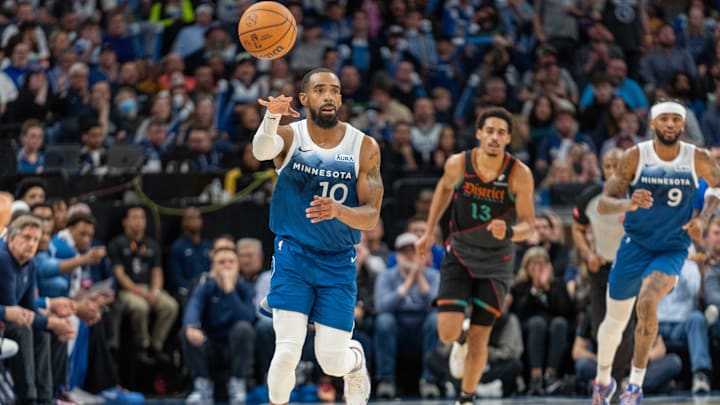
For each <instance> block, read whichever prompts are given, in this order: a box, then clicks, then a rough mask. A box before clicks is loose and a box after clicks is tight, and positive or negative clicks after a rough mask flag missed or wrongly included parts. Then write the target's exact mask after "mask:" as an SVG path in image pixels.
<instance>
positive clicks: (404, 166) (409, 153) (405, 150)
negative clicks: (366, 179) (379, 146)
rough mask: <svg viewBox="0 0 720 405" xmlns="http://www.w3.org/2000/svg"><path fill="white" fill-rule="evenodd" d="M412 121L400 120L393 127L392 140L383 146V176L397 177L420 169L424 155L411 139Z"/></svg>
mask: <svg viewBox="0 0 720 405" xmlns="http://www.w3.org/2000/svg"><path fill="white" fill-rule="evenodd" d="M410 128H411V127H410V123H409V122H407V121H398V122H396V123H395V126H394V127H393V130H392V134H391V135H390V142H389V144H388V145H386V146H385V148H383V157H382V159H383V162H385V164H384V166H383V176H384V177H388V178H390V179H395V178H398V177H401V176H403V175H404V174H406V173H412V172H415V171H417V170H418V167H419V164H420V163H422V156H421V155H420V153H419V152H418V151H417V150H415V148H414V147H413V144H412V140H411V134H410Z"/></svg>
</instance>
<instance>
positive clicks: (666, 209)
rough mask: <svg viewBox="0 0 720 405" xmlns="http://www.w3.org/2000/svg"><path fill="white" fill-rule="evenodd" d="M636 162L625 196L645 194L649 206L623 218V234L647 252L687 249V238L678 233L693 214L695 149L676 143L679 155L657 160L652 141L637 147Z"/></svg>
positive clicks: (695, 180)
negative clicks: (650, 201) (640, 191)
mask: <svg viewBox="0 0 720 405" xmlns="http://www.w3.org/2000/svg"><path fill="white" fill-rule="evenodd" d="M638 148H639V149H640V160H639V162H638V168H637V171H636V173H635V178H634V179H633V182H632V184H631V185H630V191H629V193H630V194H632V192H633V191H635V190H636V189H645V190H649V191H650V192H651V193H652V197H653V205H652V207H651V208H649V209H643V208H639V209H637V210H636V211H631V212H628V213H627V214H626V215H625V221H624V225H625V232H626V233H627V235H628V236H629V237H630V238H632V240H633V241H635V242H637V243H638V244H639V245H640V246H642V247H644V248H645V249H648V250H651V251H656V252H657V251H669V250H678V249H687V248H688V247H689V246H690V237H689V236H688V234H687V232H686V231H684V230H683V229H682V227H683V225H685V224H686V223H687V222H688V221H689V220H690V218H691V217H692V213H693V206H694V204H695V198H696V193H697V189H698V179H697V175H696V174H695V146H693V145H691V144H687V143H685V142H680V153H679V154H678V156H677V157H676V158H675V159H674V160H673V161H671V162H666V161H663V160H661V159H660V158H658V156H657V154H656V153H655V148H654V147H653V142H652V141H646V142H641V143H640V144H638Z"/></svg>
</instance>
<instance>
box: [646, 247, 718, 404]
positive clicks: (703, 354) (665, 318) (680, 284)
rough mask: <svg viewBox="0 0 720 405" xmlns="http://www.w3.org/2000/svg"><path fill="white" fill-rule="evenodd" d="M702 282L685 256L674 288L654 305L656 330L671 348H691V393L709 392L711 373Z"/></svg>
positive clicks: (696, 270) (695, 267)
mask: <svg viewBox="0 0 720 405" xmlns="http://www.w3.org/2000/svg"><path fill="white" fill-rule="evenodd" d="M701 284H702V276H701V275H700V269H699V268H698V265H697V264H696V263H695V262H694V261H691V260H685V264H684V265H683V268H682V272H681V273H680V276H679V278H678V280H677V282H676V283H675V288H673V289H672V291H670V293H668V294H667V295H666V296H665V297H663V299H662V300H661V301H660V304H659V305H658V309H657V319H658V328H659V329H658V333H659V334H660V335H661V336H662V337H663V339H664V340H665V341H666V342H667V344H668V346H670V348H671V350H672V348H673V347H677V348H683V349H684V348H686V347H687V349H688V350H689V352H690V366H691V369H692V372H693V382H692V393H693V394H698V393H708V392H710V376H711V375H712V358H711V357H710V344H709V342H708V325H707V322H706V321H705V316H704V315H703V313H702V312H700V310H699V309H698V299H699V297H700V289H701V287H702V285H701Z"/></svg>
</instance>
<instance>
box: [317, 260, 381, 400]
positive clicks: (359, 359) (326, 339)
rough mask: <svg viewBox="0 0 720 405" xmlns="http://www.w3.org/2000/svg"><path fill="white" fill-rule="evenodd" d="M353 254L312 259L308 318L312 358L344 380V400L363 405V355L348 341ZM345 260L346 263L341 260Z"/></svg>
mask: <svg viewBox="0 0 720 405" xmlns="http://www.w3.org/2000/svg"><path fill="white" fill-rule="evenodd" d="M354 255H355V253H354V250H353V252H351V253H349V254H348V255H347V257H346V258H345V257H344V256H341V257H336V258H333V259H332V260H322V259H321V258H316V261H315V266H316V268H317V269H318V270H317V272H316V279H317V282H316V284H315V305H314V306H313V309H312V313H311V318H312V320H313V321H314V322H315V328H316V331H315V333H316V334H315V356H316V358H317V361H318V364H320V367H321V368H322V369H323V371H324V372H325V373H326V374H328V375H331V376H336V377H343V378H344V380H345V400H346V402H347V403H348V404H351V405H364V404H366V403H367V401H368V399H369V398H370V377H369V375H368V372H367V367H366V366H365V364H366V362H365V352H364V351H363V348H362V345H361V344H360V342H358V341H357V340H352V330H353V326H354V323H355V302H356V299H357V298H356V297H357V284H356V281H355V274H356V273H355V272H356V267H355V263H354V262H353V261H352V260H351V259H352V258H353V257H354ZM345 259H347V260H345Z"/></svg>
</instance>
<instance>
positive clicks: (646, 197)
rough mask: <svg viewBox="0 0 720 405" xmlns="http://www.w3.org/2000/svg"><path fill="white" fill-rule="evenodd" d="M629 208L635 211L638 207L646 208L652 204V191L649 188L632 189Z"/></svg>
mask: <svg viewBox="0 0 720 405" xmlns="http://www.w3.org/2000/svg"><path fill="white" fill-rule="evenodd" d="M630 202H631V204H632V205H631V210H632V211H635V210H637V209H638V208H645V209H648V208H650V207H652V205H653V198H652V193H651V192H650V191H649V190H644V189H641V188H639V189H637V190H635V191H633V193H632V196H630Z"/></svg>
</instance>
